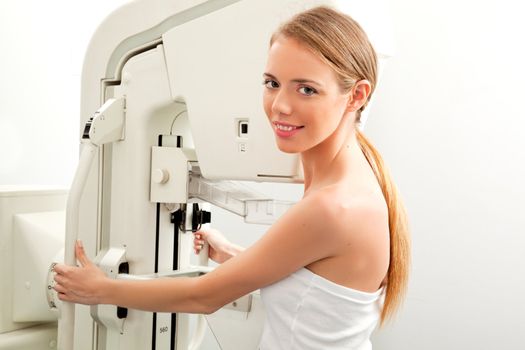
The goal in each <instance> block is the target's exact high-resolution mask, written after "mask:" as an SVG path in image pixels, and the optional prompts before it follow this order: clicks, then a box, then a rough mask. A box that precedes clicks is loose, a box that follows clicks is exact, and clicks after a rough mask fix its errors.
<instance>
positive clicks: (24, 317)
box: [0, 0, 391, 350]
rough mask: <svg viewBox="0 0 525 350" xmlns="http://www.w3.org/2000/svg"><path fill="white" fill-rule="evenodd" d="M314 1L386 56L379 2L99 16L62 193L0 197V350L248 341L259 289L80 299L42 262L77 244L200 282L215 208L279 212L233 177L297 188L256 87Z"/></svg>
mask: <svg viewBox="0 0 525 350" xmlns="http://www.w3.org/2000/svg"><path fill="white" fill-rule="evenodd" d="M322 4H324V5H329V6H333V7H336V8H339V9H340V10H342V11H345V12H348V13H350V14H351V15H352V16H353V17H354V18H356V19H357V20H358V21H359V22H360V23H361V24H362V25H363V26H364V27H365V30H366V31H367V32H368V34H369V36H370V38H371V40H372V42H373V43H374V45H375V46H376V49H377V50H378V52H379V53H380V54H381V55H380V57H386V55H388V54H390V51H391V47H390V42H389V40H386V39H385V38H388V35H385V33H384V30H383V28H384V26H382V25H380V24H381V23H382V22H383V21H384V12H383V8H382V5H381V2H371V3H369V4H362V3H358V2H357V1H350V0H347V1H328V0H326V1H321V0H318V1H297V0H295V1H291V0H264V1H261V0H179V1H173V0H170V1H168V0H149V1H135V2H130V3H129V4H127V5H125V6H123V7H121V8H119V9H118V10H116V11H115V12H114V13H112V14H111V15H110V16H108V17H107V19H106V20H105V21H104V22H103V23H102V24H101V25H100V27H99V28H98V30H97V31H96V33H95V34H94V36H93V38H92V40H91V43H90V45H89V48H88V51H87V54H86V57H85V62H84V68H83V73H82V96H81V127H82V130H81V132H80V137H81V156H80V160H79V166H78V169H77V172H76V175H75V179H74V181H73V185H72V187H71V189H70V190H69V192H68V194H66V192H65V191H54V190H40V191H28V190H19V189H10V190H4V191H0V209H1V211H0V225H2V226H0V229H1V230H2V232H3V233H2V235H3V236H2V237H0V238H2V241H1V243H2V245H1V246H0V248H1V249H2V250H1V252H2V255H3V256H4V257H3V258H4V259H6V260H5V263H4V264H3V267H1V266H0V269H1V270H0V273H1V275H2V276H5V277H4V281H2V284H0V291H1V292H2V299H3V300H2V304H1V307H2V317H1V318H0V349H49V348H59V349H62V350H70V349H75V350H87V349H90V350H93V349H97V350H103V349H107V350H114V349H126V350H127V349H158V350H164V349H179V350H180V349H199V348H201V347H200V344H201V342H202V338H203V335H204V333H205V331H206V329H211V331H212V332H213V335H214V337H215V339H216V340H217V343H218V346H217V349H219V348H220V349H243V350H244V349H256V348H257V344H258V341H259V337H260V334H261V331H262V325H263V320H264V309H263V307H262V305H261V302H260V298H259V295H258V293H257V292H254V293H252V294H251V295H247V296H245V297H242V298H241V299H239V300H237V301H235V302H233V303H231V304H229V305H226V306H225V307H223V308H222V309H221V310H219V311H217V312H216V313H214V314H212V315H207V316H206V319H205V318H204V316H196V315H187V314H166V313H151V312H143V311H137V310H128V309H125V308H121V307H117V306H108V305H102V306H92V307H87V306H75V305H72V304H69V303H62V302H60V301H59V300H58V299H57V296H56V293H55V292H54V291H53V289H52V284H53V281H52V278H53V273H52V272H51V266H52V264H53V263H54V262H61V261H64V262H65V263H66V264H70V265H73V264H76V261H75V257H74V251H73V246H74V242H75V240H76V239H82V241H83V243H84V246H85V249H86V252H87V253H88V255H89V256H90V257H96V258H95V261H96V263H97V264H98V265H99V266H100V267H101V268H102V269H103V270H104V271H105V272H106V273H107V274H108V275H109V276H110V277H112V278H120V279H153V278H159V277H171V278H177V277H179V276H190V277H191V276H198V275H200V274H203V273H207V272H209V271H210V269H211V268H210V267H208V266H207V261H206V259H203V257H206V256H207V254H206V252H203V253H201V254H200V257H199V258H200V260H198V262H197V263H195V261H196V258H195V257H194V256H192V254H193V253H192V245H193V235H191V232H192V231H195V230H197V229H199V228H200V227H201V226H202V225H206V224H207V223H209V222H210V209H209V208H210V204H211V205H214V206H218V207H221V208H223V209H226V210H228V211H230V212H232V213H235V214H238V215H241V216H242V217H244V220H245V221H246V222H248V223H266V224H267V223H271V222H273V221H274V220H275V219H276V218H277V217H278V216H279V215H280V214H281V213H282V212H284V211H285V210H286V209H287V208H288V206H289V205H290V204H289V203H286V202H279V201H275V200H272V199H271V198H268V197H266V196H263V195H261V194H259V193H256V192H254V191H251V190H250V189H249V188H247V187H245V186H243V185H241V184H238V183H236V182H234V181H233V180H248V181H257V182H290V183H292V182H301V180H302V174H301V171H302V169H301V164H300V162H299V159H298V157H296V156H293V155H287V154H283V153H280V152H279V151H278V150H277V148H276V146H275V144H274V140H273V139H274V136H273V135H272V131H271V128H270V127H269V124H268V122H267V120H266V117H265V115H264V112H263V110H262V102H261V94H262V86H261V79H262V73H263V70H264V65H265V60H266V52H267V49H268V42H269V38H270V35H271V33H272V32H273V31H274V30H275V29H276V28H277V27H278V25H279V23H281V22H282V21H284V20H286V19H288V18H289V17H291V16H292V15H293V14H294V13H297V12H299V11H302V10H305V9H307V8H310V7H313V6H316V5H322ZM66 195H67V196H68V197H67V205H66ZM64 208H65V211H64ZM64 213H65V214H64ZM64 223H65V224H64ZM64 227H65V230H64ZM62 247H63V248H64V249H63V252H62V253H61V252H60V251H61V248H62ZM28 257H32V259H28ZM192 261H193V263H192ZM261 263H264V262H261ZM6 280H8V281H6ZM144 297H145V298H147V297H148V296H147V295H145V296H144ZM57 319H58V338H57V337H56V334H57V332H56V331H57V326H56V323H49V322H53V321H54V320H57ZM39 324H41V325H40V326H37V327H34V326H35V325H39ZM30 326H31V327H30ZM29 327H30V328H29ZM28 344H29V345H28Z"/></svg>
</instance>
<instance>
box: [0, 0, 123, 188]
mask: <svg viewBox="0 0 525 350" xmlns="http://www.w3.org/2000/svg"><path fill="white" fill-rule="evenodd" d="M125 2H126V1H124V0H92V1H65V0H54V1H37V0H32V1H27V0H26V1H17V0H2V1H0V47H1V51H0V185H54V186H59V187H69V185H70V183H71V181H72V179H73V175H74V170H75V164H76V161H77V158H78V130H79V127H78V125H79V110H80V73H81V69H82V61H83V59H84V52H85V50H86V47H87V44H88V42H89V39H90V38H91V35H92V34H93V32H94V31H95V29H96V27H97V25H98V23H100V22H101V21H102V19H104V17H105V16H106V15H107V14H108V13H109V12H111V11H112V10H113V9H114V8H116V7H118V6H119V5H120V4H123V3H125ZM75 131H76V132H75Z"/></svg>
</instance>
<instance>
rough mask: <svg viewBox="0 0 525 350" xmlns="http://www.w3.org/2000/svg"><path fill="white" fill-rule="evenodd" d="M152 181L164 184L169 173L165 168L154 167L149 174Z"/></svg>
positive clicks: (168, 177)
mask: <svg viewBox="0 0 525 350" xmlns="http://www.w3.org/2000/svg"><path fill="white" fill-rule="evenodd" d="M151 178H152V180H153V182H154V183H157V184H165V183H166V182H168V180H169V179H170V173H169V172H168V171H167V170H165V169H155V170H153V173H152V174H151Z"/></svg>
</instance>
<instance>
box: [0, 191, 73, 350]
mask: <svg viewBox="0 0 525 350" xmlns="http://www.w3.org/2000/svg"><path fill="white" fill-rule="evenodd" d="M66 194H67V192H66V191H65V190H56V189H42V188H41V189H37V188H34V187H33V188H27V187H13V186H11V187H6V186H0V310H2V312H0V344H2V339H3V337H4V335H3V333H4V332H9V331H13V330H16V329H20V328H26V327H30V326H32V325H34V324H35V323H32V322H14V320H13V293H14V289H13V280H14V274H15V273H16V272H15V271H16V269H15V266H14V265H13V261H14V259H13V256H14V254H13V239H14V237H13V236H14V232H13V223H14V216H15V215H17V214H29V213H35V212H43V211H60V210H64V208H65V205H66ZM34 244H35V245H36V244H40V243H39V242H38V240H36V239H35V240H34ZM53 257H54V255H51V256H50V257H49V258H50V259H52V258H53ZM31 259H33V257H32V256H27V260H26V261H25V262H24V264H26V263H28V262H30V261H31ZM42 268H47V267H46V266H42ZM42 288H44V286H42ZM43 299H44V301H45V293H44V295H43ZM26 302H27V303H30V302H31V300H27V301H26ZM6 336H7V335H6Z"/></svg>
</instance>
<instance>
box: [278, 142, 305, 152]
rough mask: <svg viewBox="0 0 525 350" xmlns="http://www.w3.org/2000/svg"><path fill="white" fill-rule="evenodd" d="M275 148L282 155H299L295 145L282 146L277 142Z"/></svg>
mask: <svg viewBox="0 0 525 350" xmlns="http://www.w3.org/2000/svg"><path fill="white" fill-rule="evenodd" d="M277 148H279V151H281V152H283V153H289V154H297V153H301V150H300V149H299V147H297V146H296V145H290V144H282V143H280V142H277Z"/></svg>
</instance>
